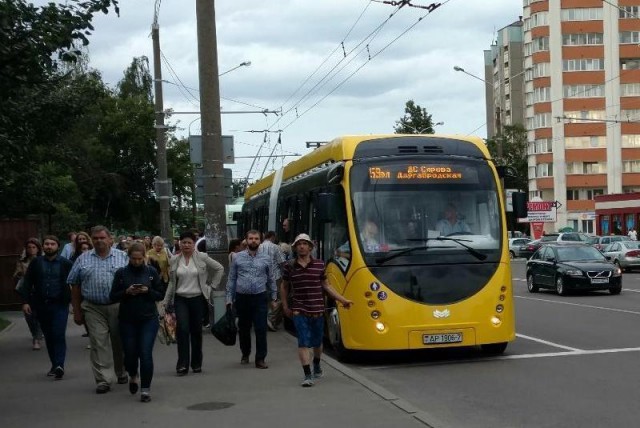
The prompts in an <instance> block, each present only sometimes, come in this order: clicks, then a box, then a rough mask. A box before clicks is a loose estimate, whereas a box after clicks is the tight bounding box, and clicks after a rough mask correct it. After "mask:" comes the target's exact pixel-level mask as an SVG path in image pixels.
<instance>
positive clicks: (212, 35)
mask: <svg viewBox="0 0 640 428" xmlns="http://www.w3.org/2000/svg"><path fill="white" fill-rule="evenodd" d="M196 22H197V28H198V74H199V80H200V112H201V118H202V125H201V129H202V169H203V171H202V172H203V178H204V213H205V230H204V234H205V237H206V238H207V252H209V253H210V254H211V255H212V257H213V258H214V259H215V260H217V261H218V262H220V263H221V264H222V265H223V266H224V267H225V268H227V267H228V264H229V262H228V257H227V245H228V244H227V222H226V211H225V195H224V168H223V161H222V124H221V123H220V82H219V81H218V40H217V36H216V11H215V2H214V0H196ZM225 270H226V269H225Z"/></svg>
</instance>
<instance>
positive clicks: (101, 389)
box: [96, 383, 111, 394]
mask: <svg viewBox="0 0 640 428" xmlns="http://www.w3.org/2000/svg"><path fill="white" fill-rule="evenodd" d="M109 391H111V387H110V386H109V384H107V383H101V384H99V385H98V386H96V394H106V393H107V392H109Z"/></svg>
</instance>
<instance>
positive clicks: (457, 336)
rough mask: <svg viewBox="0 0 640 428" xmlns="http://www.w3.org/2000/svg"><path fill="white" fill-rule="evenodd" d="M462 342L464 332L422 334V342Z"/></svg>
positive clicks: (433, 343) (426, 343) (435, 343)
mask: <svg viewBox="0 0 640 428" xmlns="http://www.w3.org/2000/svg"><path fill="white" fill-rule="evenodd" d="M459 342H462V333H440V334H424V335H422V343H423V344H425V345H438V344H441V343H459Z"/></svg>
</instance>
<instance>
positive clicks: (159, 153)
mask: <svg viewBox="0 0 640 428" xmlns="http://www.w3.org/2000/svg"><path fill="white" fill-rule="evenodd" d="M151 38H152V39H153V77H154V79H153V80H154V88H155V110H156V112H155V113H156V163H157V167H158V179H157V180H156V192H157V198H158V202H159V204H160V235H161V236H162V238H163V239H164V240H165V242H169V243H172V242H173V233H171V218H170V216H171V181H170V180H169V179H168V177H167V175H168V174H167V141H166V139H165V131H166V126H165V124H164V100H163V98H162V65H161V62H160V28H159V26H158V21H157V16H156V17H155V19H154V22H153V25H152V27H151Z"/></svg>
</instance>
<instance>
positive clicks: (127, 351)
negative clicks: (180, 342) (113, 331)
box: [109, 242, 163, 403]
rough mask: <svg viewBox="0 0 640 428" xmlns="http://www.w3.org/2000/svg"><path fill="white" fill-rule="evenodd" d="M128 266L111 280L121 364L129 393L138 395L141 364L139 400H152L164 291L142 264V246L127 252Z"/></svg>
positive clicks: (153, 271) (137, 244)
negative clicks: (156, 342) (154, 347)
mask: <svg viewBox="0 0 640 428" xmlns="http://www.w3.org/2000/svg"><path fill="white" fill-rule="evenodd" d="M127 253H128V254H129V264H128V265H127V266H125V267H122V268H120V269H118V270H117V271H116V273H115V275H114V277H113V286H112V287H111V293H110V296H109V297H110V298H111V300H112V301H114V302H120V308H119V309H118V311H119V312H118V322H119V327H120V337H121V339H122V348H123V351H124V365H125V368H126V370H127V372H128V373H129V392H130V393H131V394H135V393H137V392H138V365H140V374H139V376H140V401H142V402H143V403H147V402H149V401H151V395H150V388H151V379H152V378H153V345H154V343H155V340H156V335H157V334H158V327H159V322H158V309H157V307H156V302H157V301H159V300H162V296H163V290H162V285H161V281H160V275H159V274H158V272H157V271H156V270H155V269H153V268H151V267H150V266H149V265H147V264H146V263H145V259H146V250H145V247H144V244H143V243H139V242H135V243H133V244H132V245H131V246H130V247H129V249H128V250H127Z"/></svg>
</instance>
